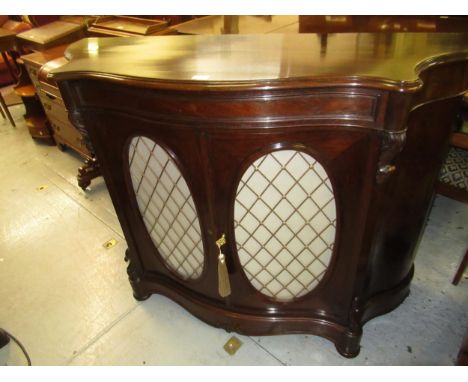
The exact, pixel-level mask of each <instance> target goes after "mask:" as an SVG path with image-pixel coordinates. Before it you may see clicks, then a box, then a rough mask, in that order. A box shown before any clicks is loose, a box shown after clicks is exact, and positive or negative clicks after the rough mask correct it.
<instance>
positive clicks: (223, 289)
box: [216, 233, 231, 297]
mask: <svg viewBox="0 0 468 382" xmlns="http://www.w3.org/2000/svg"><path fill="white" fill-rule="evenodd" d="M224 244H226V235H225V234H224V233H223V235H222V236H221V237H220V238H219V239H218V240H216V245H217V246H218V251H219V253H218V293H219V295H220V296H221V297H227V296H229V295H230V294H231V285H230V283H229V273H228V270H227V266H226V256H225V255H224V254H223V252H222V251H221V247H222V246H223V245H224Z"/></svg>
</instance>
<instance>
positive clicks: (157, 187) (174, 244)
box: [129, 137, 204, 279]
mask: <svg viewBox="0 0 468 382" xmlns="http://www.w3.org/2000/svg"><path fill="white" fill-rule="evenodd" d="M129 162H130V163H129V164H130V175H131V178H132V184H133V189H134V190H135V195H136V199H137V203H138V208H139V210H140V213H141V216H142V217H143V221H144V223H145V226H146V229H147V230H148V232H149V234H150V236H151V239H152V241H153V243H154V245H155V246H156V248H157V249H158V251H159V253H160V254H161V256H162V257H163V259H164V261H165V263H166V264H167V266H168V267H169V268H170V269H172V270H173V271H175V272H176V273H177V274H178V275H179V276H180V277H181V278H183V279H196V278H198V277H199V276H200V275H201V273H202V271H203V262H204V255H203V253H204V251H203V243H202V238H201V234H200V232H201V230H200V223H199V220H198V216H197V212H196V209H195V205H194V202H193V199H192V195H191V194H190V190H189V188H188V186H187V183H186V182H185V179H184V178H183V176H182V174H181V172H180V170H179V169H178V167H177V165H176V163H175V162H174V160H173V159H172V158H171V157H170V156H169V154H168V153H167V152H166V151H165V150H164V149H163V148H162V147H161V146H159V145H158V144H156V142H154V141H153V140H151V139H149V138H146V137H135V138H133V139H132V141H131V142H130V147H129Z"/></svg>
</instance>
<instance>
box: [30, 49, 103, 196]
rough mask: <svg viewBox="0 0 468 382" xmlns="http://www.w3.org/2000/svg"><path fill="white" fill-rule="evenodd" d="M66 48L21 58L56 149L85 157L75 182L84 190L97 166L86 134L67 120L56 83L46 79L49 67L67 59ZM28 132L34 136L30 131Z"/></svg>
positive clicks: (97, 172)
mask: <svg viewBox="0 0 468 382" xmlns="http://www.w3.org/2000/svg"><path fill="white" fill-rule="evenodd" d="M65 48H66V45H63V46H58V47H55V48H52V49H48V50H45V51H42V52H34V53H31V54H27V55H25V56H22V60H23V62H24V66H25V69H26V71H27V73H28V75H29V78H30V79H31V82H32V84H33V86H34V88H35V90H36V94H37V97H38V98H39V100H40V103H41V105H42V107H43V109H44V112H45V114H46V116H47V125H48V128H49V129H50V132H51V134H52V136H53V139H54V140H55V142H56V143H57V145H58V147H59V149H61V150H62V151H64V150H65V149H67V148H70V149H72V150H73V151H75V152H77V153H78V154H79V155H80V156H81V157H82V158H83V159H84V160H85V163H84V165H83V166H82V167H80V168H79V169H78V176H77V180H78V185H79V186H80V187H81V188H83V189H85V188H86V187H88V186H89V184H90V183H91V180H92V179H94V178H96V177H97V176H99V175H100V171H99V166H98V164H97V161H96V159H95V158H94V154H93V150H92V147H91V145H90V143H89V142H88V141H87V139H86V136H83V134H82V132H80V131H79V130H78V129H76V128H75V127H74V126H73V125H72V124H71V123H70V121H69V119H68V112H67V109H66V108H65V104H64V102H63V99H62V96H61V94H60V91H59V89H58V87H57V85H56V83H55V82H54V81H53V80H51V79H49V78H48V73H49V71H50V70H52V69H54V68H58V67H60V66H61V65H63V64H64V63H65V62H66V60H65V58H64V57H63V52H64V50H65ZM31 135H32V136H33V137H34V135H33V134H31Z"/></svg>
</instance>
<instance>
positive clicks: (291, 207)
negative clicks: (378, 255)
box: [234, 150, 336, 301]
mask: <svg viewBox="0 0 468 382" xmlns="http://www.w3.org/2000/svg"><path fill="white" fill-rule="evenodd" d="M234 220H235V222H234V224H235V236H236V244H237V251H238V254H239V259H240V262H241V264H242V266H243V269H244V271H245V273H246V275H247V278H248V279H249V280H250V282H251V283H252V285H253V286H254V287H255V288H256V289H257V290H258V291H260V292H261V293H263V294H265V295H267V296H269V297H272V298H273V299H275V300H278V301H290V300H292V299H295V298H297V297H300V296H303V295H305V294H306V293H308V292H310V291H311V290H313V289H314V288H315V287H316V286H317V284H318V283H319V282H320V280H321V279H322V277H323V275H324V274H325V271H326V270H327V268H328V265H329V264H330V259H331V256H332V252H333V245H334V242H335V231H336V206H335V198H334V195H333V189H332V186H331V183H330V179H329V177H328V175H327V173H326V172H325V170H324V168H323V167H322V165H321V164H320V163H318V162H317V161H316V160H315V159H314V158H313V157H311V156H310V155H308V154H306V153H303V152H300V151H295V150H282V151H276V152H273V153H270V154H267V155H265V156H263V157H261V158H259V159H258V160H256V161H255V162H254V163H253V164H252V165H251V166H250V167H249V168H248V169H247V171H246V172H245V173H244V175H243V176H242V179H241V181H240V184H239V186H238V190H237V196H236V201H235V207H234Z"/></svg>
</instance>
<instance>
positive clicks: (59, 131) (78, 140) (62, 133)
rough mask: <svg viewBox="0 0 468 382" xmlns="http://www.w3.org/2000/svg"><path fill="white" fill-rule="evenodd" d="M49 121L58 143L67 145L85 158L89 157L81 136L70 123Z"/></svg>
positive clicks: (55, 120) (51, 119) (53, 119)
mask: <svg viewBox="0 0 468 382" xmlns="http://www.w3.org/2000/svg"><path fill="white" fill-rule="evenodd" d="M49 121H50V125H51V127H52V130H53V132H54V137H55V139H56V141H57V142H58V143H63V144H65V145H67V146H68V147H70V148H71V149H73V150H75V151H76V152H77V153H79V154H80V155H82V156H84V157H85V158H90V157H91V154H90V152H89V150H88V149H87V147H86V144H85V141H84V139H83V136H82V135H81V134H80V132H79V131H78V130H77V129H76V128H75V127H74V126H73V125H72V124H71V123H70V122H63V121H61V120H58V119H56V118H53V117H52V118H50V117H49Z"/></svg>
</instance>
